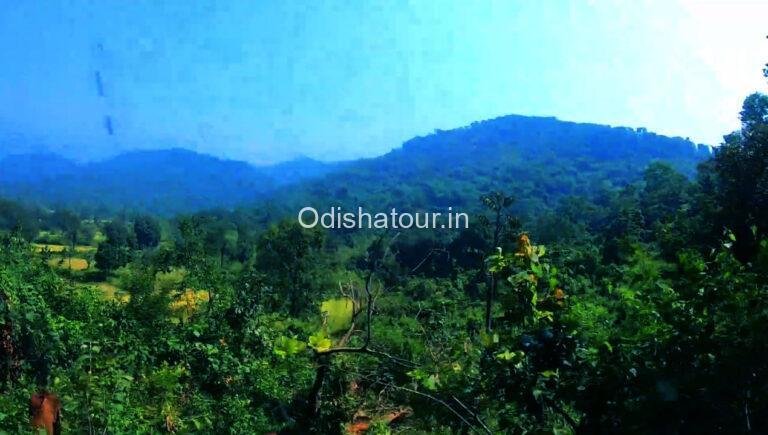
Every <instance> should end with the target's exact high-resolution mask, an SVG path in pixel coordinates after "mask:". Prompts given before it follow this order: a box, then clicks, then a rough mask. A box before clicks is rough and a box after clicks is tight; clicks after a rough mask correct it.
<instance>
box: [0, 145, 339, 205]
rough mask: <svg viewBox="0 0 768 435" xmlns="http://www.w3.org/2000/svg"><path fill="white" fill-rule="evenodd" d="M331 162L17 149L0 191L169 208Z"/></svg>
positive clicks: (315, 170) (286, 181)
mask: <svg viewBox="0 0 768 435" xmlns="http://www.w3.org/2000/svg"><path fill="white" fill-rule="evenodd" d="M309 167H311V168H312V170H311V171H310V170H304V169H305V168H309ZM334 167H335V165H332V164H325V163H321V162H316V161H310V160H308V159H301V160H298V161H296V162H295V163H294V162H286V163H283V164H281V165H279V166H277V167H269V168H259V167H254V166H251V165H249V164H247V163H244V162H239V161H233V160H222V159H218V158H216V157H212V156H207V155H203V154H197V153H195V152H192V151H187V150H182V149H170V150H161V151H135V152H130V153H126V154H121V155H119V156H116V157H114V158H111V159H108V160H105V161H101V162H93V163H86V164H80V165H79V164H75V163H73V162H71V161H69V160H66V159H64V158H61V157H58V156H55V155H49V154H42V155H39V154H38V155H18V156H8V157H6V158H4V159H2V160H0V196H5V197H9V198H13V199H19V200H23V201H26V202H35V203H40V204H43V205H47V206H54V207H55V206H66V207H71V208H76V209H79V210H83V211H87V212H96V213H98V214H108V213H113V212H116V211H120V210H123V209H127V210H140V211H147V212H152V213H157V214H161V215H173V214H177V213H184V212H193V211H198V210H203V209H208V208H216V207H225V208H226V207H233V206H236V205H238V204H244V203H253V202H255V201H256V200H257V199H259V198H261V197H264V196H265V195H266V194H268V193H269V192H272V191H273V190H274V189H276V188H277V187H278V186H285V185H290V184H292V183H295V182H298V181H300V180H301V179H303V178H304V177H313V176H319V175H321V174H325V173H327V172H328V171H330V170H332V168H334Z"/></svg>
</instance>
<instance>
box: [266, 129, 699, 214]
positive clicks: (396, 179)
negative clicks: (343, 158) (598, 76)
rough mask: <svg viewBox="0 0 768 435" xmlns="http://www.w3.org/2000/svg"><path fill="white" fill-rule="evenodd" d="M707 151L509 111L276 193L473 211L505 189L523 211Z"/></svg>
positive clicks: (292, 207) (350, 203) (310, 201)
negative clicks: (660, 162) (483, 199)
mask: <svg viewBox="0 0 768 435" xmlns="http://www.w3.org/2000/svg"><path fill="white" fill-rule="evenodd" d="M709 156H710V149H709V147H707V146H703V145H695V144H693V143H692V142H690V141H688V140H686V139H682V138H670V137H666V136H661V135H656V134H653V133H648V132H647V131H645V130H644V129H638V130H634V129H630V128H624V127H609V126H605V125H596V124H579V123H573V122H564V121H559V120H557V119H555V118H540V117H525V116H517V115H511V116H505V117H500V118H496V119H492V120H488V121H482V122H476V123H473V124H472V125H470V126H467V127H464V128H458V129H455V130H450V131H436V132H435V133H434V134H431V135H428V136H423V137H416V138H414V139H411V140H409V141H407V142H405V143H404V144H403V146H402V147H401V148H399V149H396V150H394V151H392V152H390V153H388V154H386V155H384V156H381V157H378V158H374V159H369V160H362V161H358V162H355V163H354V164H350V165H349V166H347V167H346V168H343V169H342V170H340V171H337V172H334V173H332V174H330V175H328V176H326V177H323V178H321V179H316V180H312V181H311V183H301V184H299V185H296V186H292V187H291V189H282V190H281V191H279V192H278V193H277V194H276V195H275V198H276V200H275V202H279V203H282V204H284V205H285V206H286V212H290V213H292V214H293V213H296V211H297V210H299V209H300V208H301V207H303V206H314V207H316V208H317V209H318V210H322V209H324V210H327V209H328V208H329V207H331V206H342V207H343V208H345V209H355V210H356V207H357V206H363V207H375V210H376V211H387V210H388V209H389V208H391V207H396V208H398V210H401V211H415V210H424V209H437V210H439V209H445V208H447V207H449V206H452V207H454V209H462V210H473V209H476V208H477V206H478V205H479V197H480V195H483V194H486V193H488V192H490V191H492V190H501V191H503V192H505V193H506V194H508V195H512V196H514V197H515V198H517V200H518V201H517V205H516V211H517V212H518V213H519V214H521V215H523V216H525V215H528V216H535V215H536V214H537V213H539V212H540V211H542V210H544V209H548V208H551V207H553V206H554V205H555V204H556V203H557V201H559V199H560V198H563V197H565V196H570V195H579V196H592V195H595V194H597V193H599V192H600V191H602V190H604V189H611V188H615V187H620V186H624V185H626V184H628V183H630V182H633V181H636V180H637V179H638V178H639V176H640V174H641V173H642V171H643V170H644V169H645V167H646V166H647V165H648V164H649V163H651V162H653V161H656V160H663V161H667V162H669V163H671V164H672V165H673V166H674V167H675V168H677V169H678V170H679V171H681V172H683V173H684V174H686V175H688V176H692V175H693V174H694V171H695V167H696V165H697V164H698V163H699V162H701V161H702V160H704V159H707V158H709ZM277 198H279V200H278V199H277Z"/></svg>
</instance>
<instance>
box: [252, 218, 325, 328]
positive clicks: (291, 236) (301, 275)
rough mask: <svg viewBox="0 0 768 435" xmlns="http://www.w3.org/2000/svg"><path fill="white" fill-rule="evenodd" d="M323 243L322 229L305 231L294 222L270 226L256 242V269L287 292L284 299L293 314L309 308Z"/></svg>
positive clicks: (269, 283) (273, 286) (274, 285)
mask: <svg viewBox="0 0 768 435" xmlns="http://www.w3.org/2000/svg"><path fill="white" fill-rule="evenodd" d="M324 241H325V237H324V234H323V233H322V232H321V231H319V230H315V229H312V230H308V229H305V228H302V227H301V226H300V225H299V224H298V222H295V221H283V222H281V223H279V224H278V225H273V226H272V227H270V229H269V230H267V231H266V232H265V233H264V234H263V235H262V236H261V238H260V239H259V241H258V242H257V245H256V247H257V253H256V261H255V267H256V269H257V270H258V271H261V272H262V273H264V274H265V275H266V277H267V279H266V281H267V284H268V285H271V286H272V288H274V289H277V290H279V291H283V292H284V298H281V299H282V300H283V301H285V302H283V303H285V304H286V305H287V308H288V311H289V312H290V313H291V314H292V315H297V314H298V313H300V312H301V311H302V310H304V309H306V308H307V307H308V305H309V302H310V300H311V299H310V293H311V290H312V289H313V288H315V285H316V284H317V283H316V280H315V279H314V278H315V276H314V275H315V271H317V270H318V268H319V266H320V265H321V261H322V247H323V243H324ZM276 302H277V301H276ZM286 302H287V303H286ZM281 305H282V304H281Z"/></svg>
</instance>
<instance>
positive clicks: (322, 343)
mask: <svg viewBox="0 0 768 435" xmlns="http://www.w3.org/2000/svg"><path fill="white" fill-rule="evenodd" d="M332 344H333V343H331V339H330V338H328V337H327V336H326V335H325V331H317V332H316V333H314V334H312V335H310V336H309V347H311V348H312V349H315V350H316V351H318V352H324V351H326V350H328V349H330V348H331V345H332Z"/></svg>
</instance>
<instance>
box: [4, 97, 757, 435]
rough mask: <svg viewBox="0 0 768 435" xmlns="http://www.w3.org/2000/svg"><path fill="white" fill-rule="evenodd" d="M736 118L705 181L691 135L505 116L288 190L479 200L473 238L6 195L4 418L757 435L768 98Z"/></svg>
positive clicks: (119, 427) (372, 429) (209, 426)
mask: <svg viewBox="0 0 768 435" xmlns="http://www.w3.org/2000/svg"><path fill="white" fill-rule="evenodd" d="M741 115H742V123H743V127H742V129H741V131H739V132H736V133H733V134H731V135H729V136H727V137H726V140H725V144H724V145H723V146H722V147H720V148H718V149H717V151H716V152H715V154H714V155H713V156H712V157H711V158H710V159H707V160H703V162H702V163H701V165H700V166H699V167H698V169H697V170H693V169H692V168H693V165H694V164H695V163H696V162H698V161H700V160H702V156H701V155H699V154H697V153H696V152H694V149H693V148H692V147H691V148H690V149H688V150H683V149H682V148H678V149H677V150H675V149H671V148H664V151H660V150H661V148H659V147H660V146H661V145H660V144H667V145H668V144H670V143H678V142H677V141H676V140H671V139H667V138H661V137H655V136H652V135H650V134H648V133H644V132H635V131H628V130H621V129H607V128H603V127H600V128H597V127H595V128H597V130H594V131H592V130H590V129H586V130H580V129H579V128H578V127H577V126H576V125H571V124H558V123H557V122H556V121H553V120H548V119H535V120H528V119H519V118H507V119H501V120H495V121H491V122H490V123H489V124H484V125H482V126H473V127H470V128H467V129H462V130H458V131H454V132H440V133H438V134H437V135H435V136H432V137H431V138H427V139H424V138H421V139H418V140H415V141H414V142H412V143H408V144H406V146H405V147H404V148H403V149H402V150H400V151H398V152H395V153H394V154H393V155H392V156H390V157H388V158H387V159H379V160H372V161H369V162H363V163H360V164H359V165H357V166H355V165H350V166H348V167H347V168H346V169H343V170H341V171H339V172H337V173H336V174H335V175H328V176H327V178H325V179H323V180H321V181H319V182H318V184H317V188H316V189H315V190H300V189H297V190H296V192H295V193H294V194H293V195H288V194H287V193H286V204H289V205H290V204H291V201H299V200H301V199H302V198H303V199H308V198H317V199H318V200H319V198H325V199H326V200H328V198H340V201H341V202H342V203H344V204H347V203H354V202H355V201H359V204H361V205H363V204H378V205H381V206H382V207H383V206H388V205H391V204H395V203H396V202H398V201H402V203H399V204H398V206H399V207H400V206H401V205H400V204H403V205H402V207H406V206H412V207H414V208H419V207H427V206H428V205H431V206H433V207H439V206H442V205H443V204H446V205H447V204H452V205H454V206H465V207H466V208H467V210H472V211H473V212H474V213H475V216H474V217H473V219H472V221H471V223H472V224H471V225H470V228H469V229H466V230H462V231H454V232H446V231H437V230H436V231H428V232H416V231H412V232H402V233H396V232H389V233H377V232H373V231H358V232H349V231H323V230H319V229H313V230H308V229H304V228H301V227H300V226H299V225H298V223H296V222H295V219H280V217H281V216H282V211H281V208H282V205H281V206H280V207H274V208H270V207H269V206H268V205H267V204H264V205H263V207H260V208H259V209H258V210H246V209H243V210H237V211H209V212H204V213H198V214H195V215H186V216H179V217H176V218H173V219H170V220H167V219H166V220H160V219H158V218H153V217H149V216H144V215H136V216H131V215H125V216H120V217H117V216H116V217H114V218H112V219H108V220H105V221H100V220H94V219H85V217H87V216H76V215H75V214H74V213H71V212H65V211H63V210H61V211H56V212H55V213H52V212H46V211H42V209H36V208H33V207H30V206H22V205H18V204H16V203H13V202H9V201H3V202H0V224H2V228H3V229H5V230H6V231H4V232H3V234H2V236H1V238H0V317H1V318H2V327H1V328H0V349H2V351H3V353H2V354H1V356H0V391H2V396H0V430H4V431H7V432H11V433H23V432H26V431H27V430H28V417H27V404H28V400H29V396H30V394H31V393H32V392H34V391H36V390H37V389H39V388H47V389H49V390H51V391H53V392H55V393H56V394H58V395H59V397H60V398H61V401H62V403H63V406H64V413H63V415H64V417H63V422H62V423H63V427H64V430H65V432H73V433H81V432H84V433H162V432H178V433H216V432H225V433H268V432H283V433H300V434H305V433H345V432H346V433H355V431H356V430H363V429H367V430H368V433H711V432H726V433H748V432H760V431H761V430H762V428H764V427H766V425H768V381H767V379H768V377H766V376H768V373H767V372H768V366H767V365H766V361H768V338H766V335H765V334H764V332H763V331H762V327H763V326H764V325H765V324H766V321H767V320H768V305H766V295H768V226H766V225H767V224H766V223H767V222H768V216H766V212H767V211H768V189H766V186H768V97H766V96H765V95H761V94H755V95H752V96H750V97H748V98H747V99H746V101H745V103H744V110H743V112H742V114H741ZM515 123H523V124H525V125H526V129H515V128H512V127H510V126H512V125H514V124H515ZM530 123H533V124H536V125H539V124H541V125H544V126H546V128H550V129H551V130H544V131H549V132H550V133H552V134H551V135H545V134H534V133H530V131H531V130H528V129H527V128H528V127H530V125H532V124H530ZM537 131H542V130H537ZM521 132H523V133H521ZM526 132H527V133H526ZM553 132H554V133H553ZM571 134H572V135H573V136H568V135H571ZM515 135H518V136H515ZM509 137H514V138H515V142H516V145H515V146H512V145H510V144H508V143H506V144H502V143H501V141H500V140H497V139H499V138H509ZM543 137H549V138H565V137H571V139H572V141H571V142H569V143H568V144H564V143H560V142H557V141H552V142H549V139H547V140H546V141H543V139H542V138H543ZM627 137H633V138H635V141H634V142H626V141H625V140H624V139H626V138H627ZM617 138H619V139H621V138H624V139H621V140H622V141H623V142H621V143H622V145H621V146H616V147H611V146H609V144H611V143H614V142H613V141H614V140H617V141H618V140H619V139H617ZM649 138H651V139H649ZM518 141H519V142H518ZM669 141H672V142H669ZM458 143H464V144H468V145H471V146H473V147H475V148H473V149H474V150H475V151H473V152H472V153H471V154H472V155H471V156H468V155H467V154H466V150H464V149H462V148H460V147H459V146H458V145H456V144H458ZM478 143H484V144H489V143H498V146H496V147H494V146H489V147H485V146H482V147H481V146H479V145H477V144H478ZM433 145H434V147H437V148H431V147H432V146H433ZM686 146H687V145H686ZM534 148H535V149H536V150H537V151H536V152H534ZM435 149H437V150H438V151H439V152H437V151H435ZM509 150H514V152H509ZM579 150H581V151H579ZM462 153H464V154H462ZM654 153H656V154H664V153H667V155H665V156H662V157H665V158H666V159H667V160H669V163H664V162H660V161H657V159H656V158H651V156H652V155H654ZM633 156H634V157H633ZM460 158H461V159H464V160H463V161H464V163H465V164H463V165H461V166H458V165H454V166H452V165H453V163H454V162H456V161H457V159H460ZM388 165H393V166H391V167H390V166H388ZM635 165H640V166H642V168H643V169H642V172H638V173H635V172H636V171H637V170H636V169H632V168H633V167H635ZM681 170H682V172H680V171H681ZM374 174H375V177H374ZM333 177H336V178H333ZM366 177H371V178H377V181H376V182H377V183H380V184H378V185H377V186H379V187H376V188H373V187H372V186H373V185H374V184H373V181H370V182H369V181H367V180H366ZM334 180H335V181H336V183H335V184H334ZM333 185H335V186H336V187H335V189H336V191H330V190H329V189H331V186H333ZM342 186H347V187H342ZM339 189H344V190H343V191H341V190H339ZM513 197H514V199H513ZM33 243H34V244H33ZM78 259H82V260H84V261H87V262H88V267H87V268H85V269H83V270H78V269H81V268H78V267H71V268H67V267H60V266H58V262H59V261H70V262H77V260H78ZM54 263H55V265H54V267H51V265H52V264H54ZM64 264H69V263H64ZM72 264H74V263H72Z"/></svg>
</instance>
